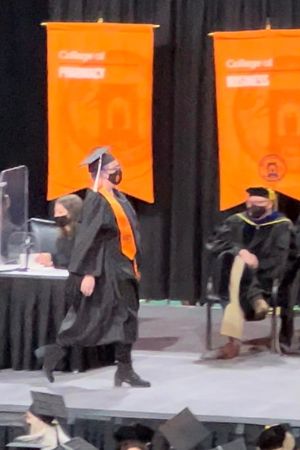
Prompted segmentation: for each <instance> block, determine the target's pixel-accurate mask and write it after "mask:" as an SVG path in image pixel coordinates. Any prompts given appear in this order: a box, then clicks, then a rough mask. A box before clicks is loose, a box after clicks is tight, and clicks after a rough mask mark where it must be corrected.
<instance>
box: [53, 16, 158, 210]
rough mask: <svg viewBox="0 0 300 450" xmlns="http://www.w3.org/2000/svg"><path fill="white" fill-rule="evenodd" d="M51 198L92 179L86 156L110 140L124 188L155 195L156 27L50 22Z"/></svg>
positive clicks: (131, 192) (149, 197) (141, 194)
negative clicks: (154, 89) (153, 101)
mask: <svg viewBox="0 0 300 450" xmlns="http://www.w3.org/2000/svg"><path fill="white" fill-rule="evenodd" d="M46 26H47V56H48V58H47V61H48V156H49V164H48V199H49V200H51V199H54V198H57V197H59V196H61V195H65V194H68V193H70V192H74V191H77V190H80V189H84V188H86V187H88V186H90V185H91V182H90V179H89V176H88V171H87V169H86V167H80V162H81V161H82V160H83V159H84V158H85V157H86V156H87V155H88V154H89V153H90V152H91V150H92V149H93V148H95V147H97V146H106V145H107V146H110V147H111V152H112V154H113V155H114V156H116V157H117V158H118V159H119V161H120V163H121V165H122V168H123V181H122V183H121V185H120V190H121V191H123V192H125V193H126V194H129V195H132V196H135V197H137V198H140V199H142V200H145V201H148V202H152V201H153V177H152V79H153V26H152V25H148V24H147V25H146V24H145V25H140V24H113V23H55V22H53V23H47V24H46Z"/></svg>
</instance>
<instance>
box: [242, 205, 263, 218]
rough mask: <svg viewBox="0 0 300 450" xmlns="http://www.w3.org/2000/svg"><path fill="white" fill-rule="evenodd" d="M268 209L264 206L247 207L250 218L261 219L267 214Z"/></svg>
mask: <svg viewBox="0 0 300 450" xmlns="http://www.w3.org/2000/svg"><path fill="white" fill-rule="evenodd" d="M266 212H267V210H266V208H265V207H264V206H256V205H253V206H250V208H247V215H248V217H250V219H260V218H261V217H263V216H264V215H265V214H266Z"/></svg>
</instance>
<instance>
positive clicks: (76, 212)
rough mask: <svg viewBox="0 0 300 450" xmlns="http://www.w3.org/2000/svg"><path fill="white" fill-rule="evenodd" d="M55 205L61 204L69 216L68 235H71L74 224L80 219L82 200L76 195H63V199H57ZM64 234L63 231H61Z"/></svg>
mask: <svg viewBox="0 0 300 450" xmlns="http://www.w3.org/2000/svg"><path fill="white" fill-rule="evenodd" d="M55 203H59V204H61V205H62V206H63V207H64V208H66V210H67V211H68V214H69V216H70V224H69V226H70V233H69V234H73V233H74V230H75V227H76V224H77V222H78V220H79V219H80V215H81V210H82V199H81V198H80V197H79V196H78V195H76V194H69V195H65V196H64V197H59V198H58V199H57V200H56V202H55ZM62 231H63V232H64V230H62Z"/></svg>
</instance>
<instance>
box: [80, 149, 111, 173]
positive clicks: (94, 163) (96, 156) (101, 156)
mask: <svg viewBox="0 0 300 450" xmlns="http://www.w3.org/2000/svg"><path fill="white" fill-rule="evenodd" d="M109 151H110V147H96V148H94V149H93V150H92V152H91V153H90V154H89V155H88V156H87V157H86V158H85V159H84V160H83V161H82V162H81V165H82V166H88V168H89V172H97V170H98V164H99V163H100V164H101V167H104V166H105V165H106V164H109V163H110V162H112V161H114V159H115V158H114V157H113V155H112V154H111V153H109Z"/></svg>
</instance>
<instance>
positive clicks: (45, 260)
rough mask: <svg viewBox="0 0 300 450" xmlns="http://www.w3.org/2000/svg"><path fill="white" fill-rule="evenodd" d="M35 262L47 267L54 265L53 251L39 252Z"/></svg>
mask: <svg viewBox="0 0 300 450" xmlns="http://www.w3.org/2000/svg"><path fill="white" fill-rule="evenodd" d="M35 262H37V263H38V264H41V265H42V266H45V267H51V266H53V261H52V256H51V253H39V254H38V255H36V257H35Z"/></svg>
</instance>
